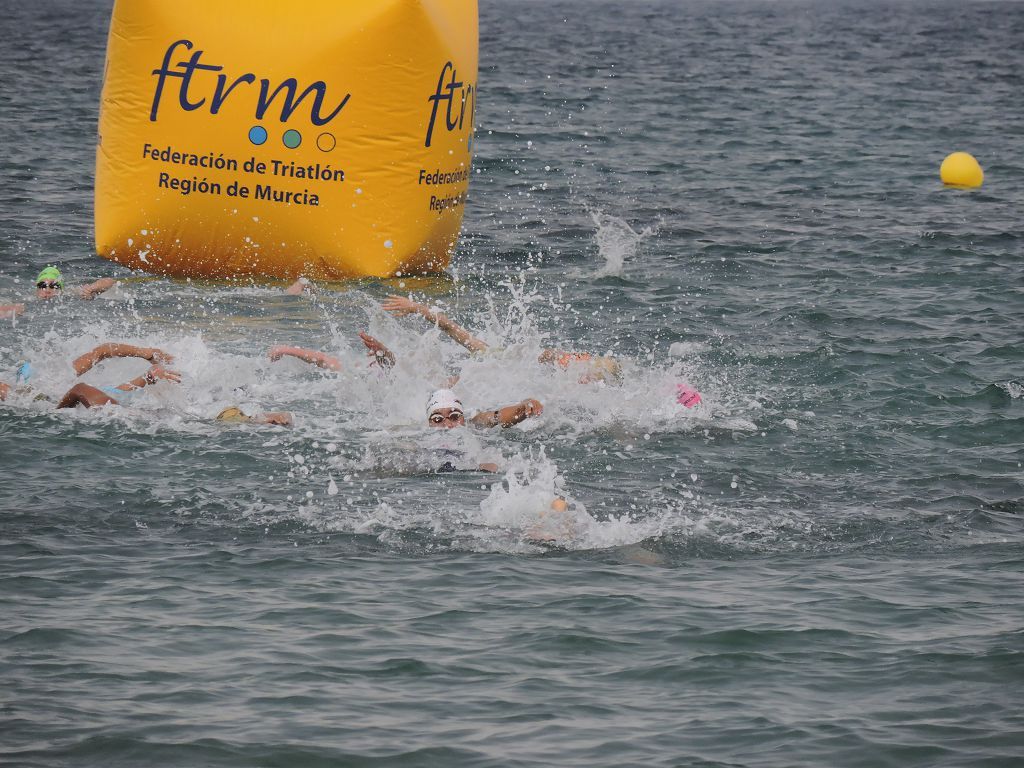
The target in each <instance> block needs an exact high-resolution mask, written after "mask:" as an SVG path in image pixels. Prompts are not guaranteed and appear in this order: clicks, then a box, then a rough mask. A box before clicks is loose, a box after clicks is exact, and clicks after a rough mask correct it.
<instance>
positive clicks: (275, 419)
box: [217, 405, 294, 427]
mask: <svg viewBox="0 0 1024 768" xmlns="http://www.w3.org/2000/svg"><path fill="white" fill-rule="evenodd" d="M217 421H223V422H227V423H228V424H272V425H274V426H277V427H290V426H292V424H293V422H294V420H293V418H292V415H291V414H290V413H288V412H287V411H269V412H267V413H257V414H255V415H253V416H249V415H248V414H246V413H245V412H244V411H243V410H242V409H241V408H239V407H238V406H235V405H232V406H229V407H227V408H225V409H224V410H222V411H221V412H220V413H218V414H217Z"/></svg>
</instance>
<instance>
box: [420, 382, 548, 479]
mask: <svg viewBox="0 0 1024 768" xmlns="http://www.w3.org/2000/svg"><path fill="white" fill-rule="evenodd" d="M543 411H544V406H542V405H541V404H540V401H538V400H533V399H528V400H523V401H522V402H521V403H516V404H514V405H506V406H505V407H503V408H496V409H494V410H493V411H490V410H489V411H481V412H480V413H477V414H476V415H475V416H473V417H472V418H471V419H470V420H469V424H470V425H472V426H474V427H480V428H484V429H487V428H489V427H497V426H499V425H500V426H501V427H502V428H503V429H504V428H507V427H511V426H514V425H516V424H518V423H519V422H521V421H523V420H525V419H528V418H530V417H531V416H539V415H540V414H541V413H543ZM466 423H467V422H466V416H465V411H464V410H463V408H462V401H461V400H459V398H458V397H457V396H456V394H455V393H454V392H452V391H451V390H450V389H438V390H435V391H434V392H433V393H432V394H431V395H430V399H429V400H427V425H428V426H429V427H432V428H434V429H455V428H456V427H464V426H466ZM477 468H478V469H479V470H480V471H482V472H497V471H498V465H497V464H495V463H494V462H490V461H488V462H484V463H482V464H478V465H477ZM437 471H438V472H453V471H455V467H454V465H453V464H452V463H451V462H447V461H446V462H445V463H444V464H442V465H441V467H440V469H438V470H437Z"/></svg>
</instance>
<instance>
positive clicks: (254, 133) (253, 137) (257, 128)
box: [249, 125, 267, 146]
mask: <svg viewBox="0 0 1024 768" xmlns="http://www.w3.org/2000/svg"><path fill="white" fill-rule="evenodd" d="M266 140H267V129H266V128H264V127H263V126H262V125H254V126H253V127H252V128H250V129H249V141H251V142H252V143H253V144H255V145H256V146H259V145H260V144H262V143H263V142H265V141H266Z"/></svg>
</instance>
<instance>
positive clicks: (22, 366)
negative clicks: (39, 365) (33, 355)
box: [14, 362, 32, 384]
mask: <svg viewBox="0 0 1024 768" xmlns="http://www.w3.org/2000/svg"><path fill="white" fill-rule="evenodd" d="M14 376H15V379H16V380H17V383H18V384H24V383H25V382H26V381H28V380H29V379H31V378H32V364H31V363H29V362H22V363H18V367H17V369H16V371H15V374H14Z"/></svg>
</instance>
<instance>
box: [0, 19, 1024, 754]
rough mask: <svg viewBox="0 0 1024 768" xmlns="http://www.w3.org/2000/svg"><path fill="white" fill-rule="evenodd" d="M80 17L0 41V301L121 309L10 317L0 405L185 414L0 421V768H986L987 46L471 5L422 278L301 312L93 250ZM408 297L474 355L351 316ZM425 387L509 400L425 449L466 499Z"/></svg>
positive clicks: (1008, 475) (1005, 409) (1006, 74)
mask: <svg viewBox="0 0 1024 768" xmlns="http://www.w3.org/2000/svg"><path fill="white" fill-rule="evenodd" d="M108 17H109V7H108V5H107V4H105V3H82V4H73V3H70V2H63V1H62V2H54V3H45V4H31V5H24V6H14V5H11V4H8V5H7V6H5V8H4V14H3V17H2V20H0V30H2V32H3V39H4V40H5V41H6V43H5V45H4V46H0V139H2V141H0V303H5V302H8V301H15V300H20V299H23V298H24V297H25V296H26V295H28V293H29V286H30V283H31V280H32V279H33V277H34V276H35V274H36V273H37V272H38V271H39V269H40V268H41V267H42V266H43V265H45V264H46V263H50V262H52V261H57V262H58V263H59V264H60V266H61V267H62V269H63V270H64V272H65V275H66V276H67V277H68V279H69V281H70V282H84V281H85V280H87V279H94V278H96V277H99V276H102V275H108V274H109V275H114V276H118V277H126V278H128V279H126V280H125V281H124V282H123V283H122V285H121V286H120V287H119V288H118V289H116V290H115V291H114V292H112V294H110V295H107V296H106V297H104V298H101V299H99V300H97V301H94V302H73V301H65V302H62V303H59V304H45V305H40V304H31V305H30V306H29V307H28V310H27V312H26V314H25V315H24V316H23V317H22V318H19V319H18V321H17V322H16V323H12V322H9V321H5V322H3V323H2V324H0V380H4V381H11V380H12V370H13V368H14V366H15V364H16V363H17V362H18V361H19V360H22V359H31V360H32V362H33V364H34V367H35V369H36V378H35V383H36V385H37V387H38V389H39V390H40V391H42V392H44V393H46V394H49V395H51V396H56V395H59V394H60V393H61V392H63V391H64V390H66V389H67V388H68V387H69V386H70V385H71V383H72V382H73V381H74V379H73V375H72V372H71V370H70V367H69V366H68V361H69V360H70V359H71V358H73V357H75V356H76V355H79V354H81V353H82V352H84V351H86V350H88V349H89V348H90V347H92V346H93V345H95V344H96V343H99V342H101V341H105V340H118V341H127V342H132V343H140V344H145V345H155V346H160V347H163V348H165V349H167V350H168V351H170V352H172V353H173V354H174V355H175V356H176V362H175V367H176V368H178V369H179V370H181V371H182V373H183V383H182V385H181V386H180V387H174V386H172V385H169V384H162V385H160V386H158V387H155V388H153V389H152V390H150V391H147V393H146V394H145V395H144V396H143V397H142V398H141V399H140V401H139V402H138V405H137V406H136V407H133V408H130V409H122V410H120V411H117V412H111V411H109V410H108V411H106V412H102V411H101V412H85V411H79V412H74V413H71V412H61V413H59V414H57V413H55V412H53V410H52V409H51V408H50V407H49V406H48V405H47V404H46V403H45V402H35V401H33V400H31V398H28V397H24V396H18V397H15V398H13V399H12V400H11V401H9V402H8V403H5V404H3V405H0V469H2V471H0V761H3V762H4V763H5V764H9V765H16V766H46V767H47V768H49V767H51V766H70V765H75V766H78V765H89V766H92V765H96V766H100V765H102V766H138V765H161V766H163V765H174V766H179V765H180V766H197V765H203V766H207V765H209V766H227V765H234V766H297V765H301V766H320V765H323V766H328V765H329V766H337V765H374V766H448V765H466V766H549V765H559V766H561V765H580V766H594V765H602V766H605V765H607V766H624V765H645V766H647V765H658V766H757V767H759V768H760V767H765V768H768V767H771V768H776V767H779V768H784V767H786V766H865V767H869V766H870V767H871V768H874V767H876V766H897V765H898V766H901V767H902V766H990V767H995V766H1017V765H1020V764H1021V762H1022V759H1024V735H1022V734H1024V717H1022V715H1021V710H1022V705H1024V696H1022V694H1021V693H1020V691H1021V689H1022V684H1024V597H1022V594H1024V589H1022V588H1024V577H1022V570H1024V553H1022V547H1021V545H1022V541H1024V536H1022V530H1021V529H1022V519H1021V516H1022V513H1024V469H1022V464H1024V437H1022V435H1024V429H1022V427H1024V351H1022V342H1024V331H1022V328H1024V277H1022V269H1021V264H1022V257H1024V225H1022V221H1024V219H1022V216H1021V212H1022V210H1024V185H1022V180H1024V162H1022V159H1021V158H1022V150H1024V123H1022V120H1021V118H1022V116H1024V97H1022V93H1024V91H1022V90H1021V83H1022V82H1024V52H1022V51H1024V47H1022V45H1021V42H1022V41H1024V5H1021V4H1019V3H971V4H965V5H957V4H948V3H903V4H900V3H897V4H888V5H884V4H860V5H854V4H845V5H842V4H826V3H811V2H808V3H768V2H764V3H746V2H735V3H710V2H708V3H668V2H662V3H639V2H637V3H618V4H612V3H602V2H584V1H583V0H574V1H573V2H543V3H541V2H525V3H524V2H518V3H500V4H499V3H484V6H483V8H481V70H480V100H479V110H480V111H479V115H478V133H477V160H476V165H475V167H476V173H475V174H474V177H473V182H472V187H471V197H470V202H469V205H468V207H467V215H466V221H465V227H464V237H463V241H462V244H461V247H460V251H459V253H458V256H457V258H456V259H455V262H454V263H453V267H452V270H451V272H452V275H453V277H454V278H455V279H453V280H440V279H437V280H429V281H426V280H424V281H420V280H417V281H415V282H413V281H409V283H407V284H404V285H401V284H399V282H397V281H394V282H389V283H378V282H366V283H360V284H355V285H352V286H348V287H342V286H338V287H337V288H338V290H333V291H325V292H323V293H322V294H321V295H320V296H319V297H318V298H317V299H315V300H311V299H309V298H296V297H286V296H282V295H280V293H279V292H278V291H277V290H276V289H275V288H274V287H272V286H252V287H245V286H243V287H238V286H235V287H224V286H202V285H196V284H183V283H177V282H173V281H169V280H151V279H145V278H142V277H139V276H129V275H127V273H125V272H123V271H120V270H119V268H117V267H114V266H113V265H109V264H107V263H105V262H102V261H100V260H97V259H95V258H93V257H92V256H91V255H90V247H91V195H92V192H91V184H92V162H93V158H92V153H93V136H94V130H95V119H96V104H97V101H98V91H99V84H100V78H101V75H102V63H103V53H104V45H105V36H106V25H107V20H108ZM956 150H965V151H970V152H972V153H973V154H974V155H975V156H976V157H978V159H979V161H980V162H981V164H982V166H983V167H984V169H985V172H986V181H985V184H984V186H983V187H982V188H981V189H979V190H974V191H962V190H952V189H945V188H943V187H942V185H941V184H940V182H939V179H938V167H939V164H940V162H941V161H942V158H943V157H944V156H945V155H946V154H948V153H949V152H952V151H956ZM410 290H411V291H414V292H415V293H416V294H417V295H420V296H426V297H428V299H429V300H430V301H431V302H435V303H439V304H441V305H443V306H445V307H446V308H447V309H448V310H450V311H451V313H452V314H453V315H454V316H455V317H456V318H457V319H459V320H461V321H462V322H464V323H465V324H467V325H469V326H471V327H473V328H474V329H478V330H479V331H480V333H481V335H482V336H483V337H484V338H485V339H487V340H488V341H489V342H491V343H492V344H494V345H495V346H502V347H504V348H505V349H506V352H505V354H504V356H499V357H496V358H487V359H483V360H470V359H468V358H467V357H466V356H465V354H463V353H462V351H461V350H460V349H459V348H457V347H456V346H455V345H454V344H452V343H451V342H450V341H448V340H446V339H442V338H439V337H438V336H437V334H436V333H435V332H433V331H430V330H429V329H427V328H426V327H425V326H422V325H417V324H416V323H414V322H412V321H411V320H397V319H395V318H392V317H390V316H388V315H386V314H385V313H384V312H382V311H381V310H380V308H379V301H380V299H382V298H383V297H384V296H385V295H386V294H388V293H390V292H394V291H410ZM364 328H368V329H369V330H370V331H371V332H372V333H374V334H375V335H378V336H379V337H381V338H383V339H386V340H387V341H388V342H389V343H390V345H391V346H392V347H393V348H394V350H395V352H396V353H397V354H398V356H399V359H400V364H399V368H398V370H397V371H396V373H395V375H394V376H393V377H392V378H390V379H384V378H380V377H378V376H376V375H375V374H374V373H373V372H372V371H368V370H367V369H366V367H365V362H364V358H363V356H362V352H361V350H360V345H359V342H358V339H357V338H356V335H355V334H356V332H357V331H358V330H361V329H364ZM275 343H293V344H301V345H304V346H311V347H316V348H319V349H324V350H327V351H330V352H332V353H333V354H336V355H338V356H339V357H340V358H341V359H342V361H343V363H344V365H345V370H344V371H343V372H342V373H341V374H330V375H326V374H321V373H319V372H314V371H311V370H310V369H308V368H306V367H303V366H302V365H300V364H298V363H295V362H294V361H292V362H282V363H274V364H272V363H270V362H269V360H267V358H266V351H267V348H268V347H269V346H270V345H272V344H275ZM545 344H556V345H561V346H569V347H577V348H582V349H589V350H592V351H605V350H611V351H613V352H614V353H615V354H617V355H618V356H619V357H620V358H621V359H622V360H623V362H624V367H625V370H626V374H627V375H626V380H625V382H624V383H623V384H622V385H621V386H592V385H581V384H578V383H577V382H576V381H575V380H574V377H571V376H568V377H567V376H565V375H562V374H559V373H558V372H557V371H551V370H547V369H544V368H542V367H539V366H537V365H536V364H535V363H533V362H532V360H533V359H534V358H535V357H536V353H537V351H538V350H539V349H540V347H541V346H543V345H545ZM140 365H141V364H139V363H137V362H136V363H133V362H130V361H109V362H107V363H104V364H103V365H102V366H100V367H99V368H98V369H97V371H96V372H94V373H93V374H90V377H91V378H90V379H89V380H90V381H92V382H93V383H102V384H112V383H117V382H118V381H120V380H123V379H124V378H126V377H129V376H132V375H137V374H138V373H141V370H142V369H144V365H142V366H141V368H140ZM450 369H454V370H459V371H461V372H462V374H463V381H462V382H461V383H460V387H461V392H462V394H463V396H464V398H465V399H466V400H467V401H468V402H470V403H474V404H476V405H478V406H480V407H486V406H493V405H496V404H500V403H505V402H511V401H513V400H518V399H520V398H522V397H526V396H533V397H537V398H539V399H541V400H542V401H543V402H544V404H545V412H544V414H543V416H542V417H540V418H539V419H536V420H533V421H530V422H527V423H525V424H524V425H523V426H522V427H520V428H516V429H513V430H509V431H507V432H505V433H502V434H497V435H484V436H482V437H477V438H466V439H464V440H462V441H460V442H459V444H458V445H457V447H459V448H461V449H462V450H464V451H465V452H466V453H467V455H469V456H471V457H473V458H474V459H479V460H485V459H486V460H491V459H493V460H495V461H498V462H500V463H501V464H502V466H503V472H502V474H500V475H498V476H488V475H483V474H478V473H457V474H446V475H437V474H433V473H431V472H430V469H431V468H432V467H433V462H434V461H435V457H436V454H435V453H432V452H431V446H432V445H433V444H432V443H431V442H430V440H429V438H428V436H427V435H425V434H424V430H422V429H421V428H420V427H419V426H418V423H419V421H420V420H421V419H422V405H423V401H424V399H425V396H426V392H428V391H429V389H430V388H431V387H432V386H433V385H434V384H436V382H437V381H438V380H439V379H440V378H441V377H442V376H443V375H444V373H445V371H446V370H450ZM680 381H688V382H690V383H691V384H693V385H694V386H696V387H697V388H698V389H699V390H700V391H701V392H702V394H703V396H704V404H703V405H702V406H701V407H700V408H698V409H695V410H692V411H690V410H686V409H684V408H682V407H681V406H679V405H677V404H676V403H675V402H674V399H673V393H674V391H675V385H676V383H677V382H680ZM231 403H240V404H243V405H244V406H245V407H246V408H248V409H257V408H264V409H271V408H273V409H289V410H291V411H293V412H294V413H295V415H296V419H297V424H296V427H295V428H294V429H292V430H282V429H275V428H264V429H253V428H247V427H240V426H224V425H218V424H214V423H212V422H211V420H210V417H211V416H212V415H213V414H215V413H217V411H218V410H220V408H222V407H224V406H225V405H228V404H231ZM435 447H436V446H435ZM556 492H560V493H562V494H563V495H565V496H566V498H567V499H569V501H570V503H571V506H570V515H569V517H570V522H569V523H567V524H557V525H555V526H554V527H551V525H552V524H551V523H550V520H548V519H547V518H542V517H541V513H542V511H543V510H544V508H545V506H546V504H547V502H548V500H550V498H551V496H552V495H553V494H554V493H556ZM538 526H541V527H542V528H544V531H545V532H546V533H548V534H550V535H551V536H553V541H551V542H549V543H539V542H538V541H536V536H535V535H533V534H535V533H536V531H537V528H538ZM545 526H546V527H545Z"/></svg>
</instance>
